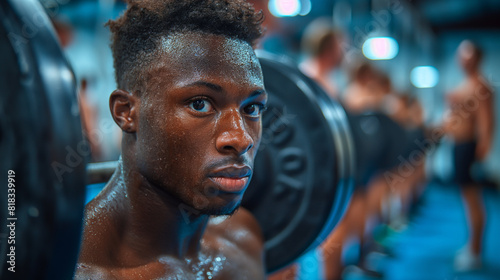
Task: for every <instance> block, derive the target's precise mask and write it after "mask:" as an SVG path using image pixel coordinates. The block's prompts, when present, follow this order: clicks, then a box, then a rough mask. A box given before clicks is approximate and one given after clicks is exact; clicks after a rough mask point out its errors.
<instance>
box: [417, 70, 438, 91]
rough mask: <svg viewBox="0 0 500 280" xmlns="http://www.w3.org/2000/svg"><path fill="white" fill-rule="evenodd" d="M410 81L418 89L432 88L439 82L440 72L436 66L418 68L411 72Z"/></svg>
mask: <svg viewBox="0 0 500 280" xmlns="http://www.w3.org/2000/svg"><path fill="white" fill-rule="evenodd" d="M410 80H411V83H412V84H413V85H414V86H415V87H417V88H432V87H435V86H436V85H437V84H438V82H439V71H438V70H437V69H436V67H434V66H418V67H415V68H413V70H411V73H410Z"/></svg>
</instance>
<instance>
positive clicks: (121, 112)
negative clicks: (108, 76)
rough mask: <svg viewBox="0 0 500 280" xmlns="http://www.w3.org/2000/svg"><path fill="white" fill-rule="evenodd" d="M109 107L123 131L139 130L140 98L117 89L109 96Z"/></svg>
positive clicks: (132, 131)
mask: <svg viewBox="0 0 500 280" xmlns="http://www.w3.org/2000/svg"><path fill="white" fill-rule="evenodd" d="M109 109H110V110H111V115H112V116H113V119H114V120H115V122H116V124H117V125H118V126H119V127H120V128H121V129H122V131H123V132H128V133H134V132H136V131H137V124H138V120H139V98H138V97H137V96H135V95H134V94H133V93H130V92H127V91H124V90H121V89H117V90H115V91H113V93H111V96H110V97H109Z"/></svg>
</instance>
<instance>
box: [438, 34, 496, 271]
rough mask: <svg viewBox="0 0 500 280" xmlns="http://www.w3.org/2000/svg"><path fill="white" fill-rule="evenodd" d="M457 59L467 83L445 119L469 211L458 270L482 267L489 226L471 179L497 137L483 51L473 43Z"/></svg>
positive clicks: (458, 181) (456, 94)
mask: <svg viewBox="0 0 500 280" xmlns="http://www.w3.org/2000/svg"><path fill="white" fill-rule="evenodd" d="M457 58H458V61H459V63H460V65H461V67H462V69H463V70H464V72H465V75H466V79H465V81H464V82H463V83H462V84H461V85H460V86H459V87H458V88H457V89H455V90H454V91H453V92H451V93H450V94H448V96H447V99H446V100H447V103H448V105H449V110H448V112H447V114H446V116H445V120H444V129H445V132H446V135H447V136H449V137H450V138H451V139H453V141H454V147H453V156H454V159H453V163H454V167H455V176H454V181H455V183H456V184H458V185H459V186H460V187H461V188H462V196H463V199H464V201H465V204H466V208H467V209H468V215H467V216H468V218H469V226H470V231H469V242H468V244H467V246H466V248H464V250H462V252H461V253H460V254H459V255H457V258H456V266H457V268H458V269H468V268H474V267H478V266H480V265H481V259H480V253H481V246H482V244H481V239H482V235H483V228H484V223H485V221H484V220H485V218H484V215H485V214H484V209H483V203H482V197H481V188H480V186H479V185H477V184H475V183H474V181H473V179H472V177H471V167H472V164H473V163H474V162H475V161H482V160H484V159H485V158H486V156H487V155H488V152H489V151H490V148H491V145H492V141H493V135H494V112H493V104H494V102H493V101H494V100H493V92H492V89H491V87H490V86H489V85H488V83H487V82H486V81H485V80H484V78H483V77H482V76H481V73H480V64H481V59H482V51H481V50H480V49H479V47H477V46H476V45H474V44H473V43H472V42H470V41H463V42H462V43H461V44H460V46H459V47H458V51H457Z"/></svg>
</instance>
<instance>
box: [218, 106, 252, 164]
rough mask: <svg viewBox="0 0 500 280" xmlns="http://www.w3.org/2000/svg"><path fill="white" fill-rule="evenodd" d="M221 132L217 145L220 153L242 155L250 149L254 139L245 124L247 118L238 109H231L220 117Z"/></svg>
mask: <svg viewBox="0 0 500 280" xmlns="http://www.w3.org/2000/svg"><path fill="white" fill-rule="evenodd" d="M220 126H221V127H220V132H219V133H220V134H219V135H218V137H217V140H216V147H217V150H218V151H219V152H220V153H235V154H236V155H238V156H240V155H243V154H244V153H246V152H247V151H248V150H250V149H251V148H252V147H253V145H254V141H253V138H252V137H251V136H250V134H249V133H248V130H247V128H246V126H245V120H244V118H243V117H242V116H241V114H240V113H239V111H238V110H231V111H230V112H227V113H226V114H225V115H223V116H222V118H221V119H220Z"/></svg>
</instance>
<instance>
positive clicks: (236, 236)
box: [204, 208, 265, 279]
mask: <svg viewBox="0 0 500 280" xmlns="http://www.w3.org/2000/svg"><path fill="white" fill-rule="evenodd" d="M204 243H205V244H207V245H208V246H210V247H213V249H215V250H217V251H218V252H219V253H220V254H223V255H224V256H225V257H226V258H228V259H232V260H237V261H238V262H239V263H234V262H232V264H234V265H235V267H234V268H235V269H236V268H238V269H237V270H239V271H240V273H241V271H242V270H243V271H246V273H243V274H239V277H241V275H253V277H251V278H249V279H264V275H265V269H264V237H263V235H262V231H261V229H260V226H259V224H258V222H257V220H256V219H255V217H254V216H253V215H252V214H251V213H250V212H249V211H248V210H246V209H243V208H240V209H239V210H238V211H237V212H236V213H235V214H233V215H232V216H230V217H228V216H221V217H212V218H211V219H210V222H209V224H208V225H207V230H206V235H205V237H204ZM240 279H241V278H240Z"/></svg>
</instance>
